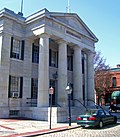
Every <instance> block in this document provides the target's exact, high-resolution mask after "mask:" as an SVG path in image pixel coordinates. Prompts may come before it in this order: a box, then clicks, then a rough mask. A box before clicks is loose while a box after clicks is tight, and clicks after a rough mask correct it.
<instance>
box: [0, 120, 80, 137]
mask: <svg viewBox="0 0 120 137" xmlns="http://www.w3.org/2000/svg"><path fill="white" fill-rule="evenodd" d="M77 127H79V126H78V125H77V124H76V123H72V124H71V126H69V124H68V123H57V124H55V123H51V129H50V124H49V123H48V122H46V121H38V120H28V119H0V137H33V136H35V135H43V134H47V133H51V132H57V131H63V130H69V129H71V128H77Z"/></svg>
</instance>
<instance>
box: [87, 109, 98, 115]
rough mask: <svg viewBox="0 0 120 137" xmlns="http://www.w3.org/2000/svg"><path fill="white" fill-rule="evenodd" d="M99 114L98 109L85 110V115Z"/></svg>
mask: <svg viewBox="0 0 120 137" xmlns="http://www.w3.org/2000/svg"><path fill="white" fill-rule="evenodd" d="M96 114H97V111H96V110H87V111H86V112H85V115H96Z"/></svg>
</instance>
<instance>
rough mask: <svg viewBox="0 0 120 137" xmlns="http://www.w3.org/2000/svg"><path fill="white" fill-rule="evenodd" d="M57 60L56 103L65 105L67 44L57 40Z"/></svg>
mask: <svg viewBox="0 0 120 137" xmlns="http://www.w3.org/2000/svg"><path fill="white" fill-rule="evenodd" d="M58 58H59V60H58V104H59V105H61V106H66V105H67V104H66V103H67V93H66V91H65V89H66V87H67V44H66V42H65V41H60V42H59V57H58Z"/></svg>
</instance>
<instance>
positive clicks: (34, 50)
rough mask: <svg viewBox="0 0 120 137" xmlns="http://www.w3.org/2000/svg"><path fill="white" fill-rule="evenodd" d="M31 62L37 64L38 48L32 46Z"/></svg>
mask: <svg viewBox="0 0 120 137" xmlns="http://www.w3.org/2000/svg"><path fill="white" fill-rule="evenodd" d="M32 62H33V63H39V46H36V45H34V43H33V47H32Z"/></svg>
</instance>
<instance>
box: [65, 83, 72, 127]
mask: <svg viewBox="0 0 120 137" xmlns="http://www.w3.org/2000/svg"><path fill="white" fill-rule="evenodd" d="M65 90H66V92H67V94H68V108H69V117H68V120H69V126H71V108H70V100H71V93H72V87H71V86H70V83H68V84H67V87H66V89H65Z"/></svg>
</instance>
